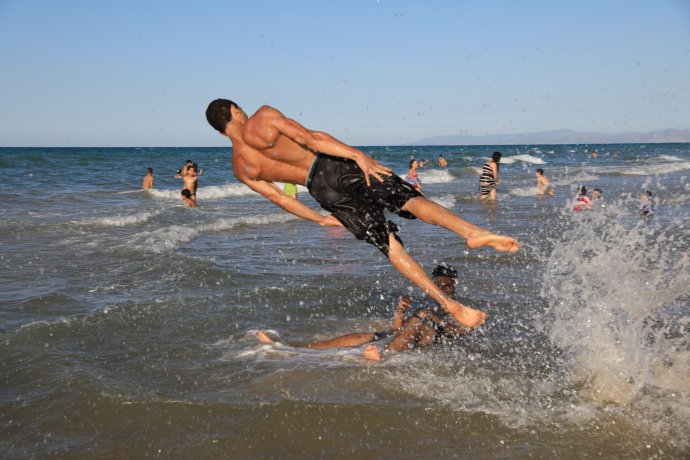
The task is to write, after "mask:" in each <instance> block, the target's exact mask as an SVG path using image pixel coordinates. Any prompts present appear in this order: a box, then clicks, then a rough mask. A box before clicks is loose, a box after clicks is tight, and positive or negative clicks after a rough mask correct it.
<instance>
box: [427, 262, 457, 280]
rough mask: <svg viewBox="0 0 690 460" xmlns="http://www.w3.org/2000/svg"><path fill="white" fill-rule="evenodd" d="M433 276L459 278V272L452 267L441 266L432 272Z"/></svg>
mask: <svg viewBox="0 0 690 460" xmlns="http://www.w3.org/2000/svg"><path fill="white" fill-rule="evenodd" d="M431 276H434V277H436V276H447V277H448V278H457V277H458V271H457V270H456V269H454V268H453V267H451V266H450V265H446V264H441V265H439V266H437V267H436V268H434V271H433V272H431Z"/></svg>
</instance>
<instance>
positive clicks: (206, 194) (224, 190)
mask: <svg viewBox="0 0 690 460" xmlns="http://www.w3.org/2000/svg"><path fill="white" fill-rule="evenodd" d="M148 192H149V193H150V194H151V195H153V196H154V197H156V198H163V199H169V200H179V199H180V190H177V189H175V190H166V189H153V190H149V191H148ZM196 194H197V198H198V199H199V200H212V199H218V198H227V197H231V196H247V195H257V196H258V194H257V193H256V192H255V191H253V190H252V189H250V188H249V187H247V186H246V185H244V184H226V185H209V186H207V187H199V189H198V190H197V192H196Z"/></svg>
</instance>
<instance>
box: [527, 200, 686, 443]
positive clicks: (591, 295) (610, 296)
mask: <svg viewBox="0 0 690 460" xmlns="http://www.w3.org/2000/svg"><path fill="white" fill-rule="evenodd" d="M629 201H630V200H627V201H626V200H622V201H620V202H618V203H613V204H611V205H609V206H607V207H606V208H604V209H601V210H598V211H597V212H594V213H585V214H582V215H573V216H571V217H569V218H567V219H566V220H568V222H567V224H568V229H567V230H565V231H564V232H563V233H562V234H561V236H560V237H559V238H558V240H557V241H554V242H553V243H554V249H553V252H552V253H551V255H550V257H549V259H548V262H547V267H546V271H545V273H544V277H543V283H542V286H543V287H542V292H541V295H542V297H543V298H544V299H546V301H547V305H548V308H547V311H546V314H545V315H543V317H542V319H540V320H537V321H535V322H536V323H537V324H538V325H539V326H540V327H541V328H542V330H543V331H544V332H545V333H546V334H547V336H548V337H549V338H550V340H551V341H552V343H553V344H554V345H555V346H556V347H558V348H559V349H560V350H562V351H563V352H564V359H565V361H564V363H565V365H566V366H568V367H569V371H570V372H569V375H570V384H571V385H572V386H573V387H574V388H578V389H579V390H578V394H579V397H580V398H582V400H583V401H590V402H594V403H595V404H597V405H598V406H599V407H602V406H604V405H610V406H613V407H615V408H617V409H618V410H620V411H622V413H623V415H625V416H626V418H627V419H629V420H634V422H635V425H638V428H640V429H642V430H650V429H653V430H657V431H661V432H665V433H672V435H673V437H674V438H675V439H676V440H677V441H679V442H681V445H682V444H688V442H690V437H688V436H689V435H688V429H687V428H688V420H690V404H689V401H690V349H689V343H688V333H689V332H690V257H689V254H688V249H689V248H690V235H689V234H688V225H687V218H686V217H684V216H677V217H676V218H672V219H667V220H665V221H664V222H663V223H661V222H653V221H652V222H647V223H645V222H642V221H641V220H640V219H639V218H638V216H637V215H635V213H634V211H631V209H635V203H631V202H629Z"/></svg>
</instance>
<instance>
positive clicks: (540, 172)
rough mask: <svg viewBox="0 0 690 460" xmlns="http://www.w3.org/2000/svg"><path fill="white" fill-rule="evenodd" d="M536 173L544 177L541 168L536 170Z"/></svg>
mask: <svg viewBox="0 0 690 460" xmlns="http://www.w3.org/2000/svg"><path fill="white" fill-rule="evenodd" d="M537 172H538V173H539V174H541V175H542V176H543V175H544V170H543V169H541V168H537Z"/></svg>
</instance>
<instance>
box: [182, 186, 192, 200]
mask: <svg viewBox="0 0 690 460" xmlns="http://www.w3.org/2000/svg"><path fill="white" fill-rule="evenodd" d="M180 193H181V194H182V196H183V197H185V198H190V199H191V198H192V192H190V191H189V189H188V188H185V189H182V191H181V192H180Z"/></svg>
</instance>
